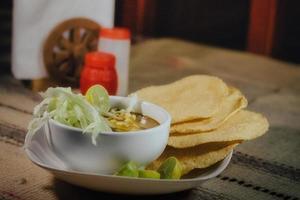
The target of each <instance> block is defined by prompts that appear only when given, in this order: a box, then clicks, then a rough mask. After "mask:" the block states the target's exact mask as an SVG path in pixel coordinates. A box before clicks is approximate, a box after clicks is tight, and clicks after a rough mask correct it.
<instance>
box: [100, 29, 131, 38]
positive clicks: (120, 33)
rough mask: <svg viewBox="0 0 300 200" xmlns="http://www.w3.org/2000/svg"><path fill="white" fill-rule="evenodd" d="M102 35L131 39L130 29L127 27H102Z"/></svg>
mask: <svg viewBox="0 0 300 200" xmlns="http://www.w3.org/2000/svg"><path fill="white" fill-rule="evenodd" d="M100 37H105V38H109V39H117V40H127V39H130V31H129V29H127V28H121V27H115V28H101V29H100Z"/></svg>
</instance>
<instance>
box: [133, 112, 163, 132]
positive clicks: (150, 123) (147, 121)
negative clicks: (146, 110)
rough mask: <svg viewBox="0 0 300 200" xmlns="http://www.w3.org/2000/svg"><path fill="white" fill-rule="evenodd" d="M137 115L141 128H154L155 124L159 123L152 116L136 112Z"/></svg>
mask: <svg viewBox="0 0 300 200" xmlns="http://www.w3.org/2000/svg"><path fill="white" fill-rule="evenodd" d="M134 114H135V115H136V120H135V121H136V122H137V123H138V125H139V127H140V128H141V130H143V129H148V128H153V127H155V126H158V125H159V123H158V122H157V121H156V120H154V119H152V118H151V117H148V116H145V115H142V114H139V113H134Z"/></svg>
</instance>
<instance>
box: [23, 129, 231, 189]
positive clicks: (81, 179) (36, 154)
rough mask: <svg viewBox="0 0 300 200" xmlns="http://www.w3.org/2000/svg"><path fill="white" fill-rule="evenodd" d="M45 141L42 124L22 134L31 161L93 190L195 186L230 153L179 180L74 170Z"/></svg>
mask: <svg viewBox="0 0 300 200" xmlns="http://www.w3.org/2000/svg"><path fill="white" fill-rule="evenodd" d="M47 141H48V140H47V134H46V131H44V128H41V129H40V130H39V131H38V132H37V133H36V134H35V135H34V136H33V137H32V138H29V137H27V136H26V139H25V146H26V148H25V151H26V154H27V156H28V157H29V159H30V160H31V161H32V162H33V163H34V164H36V165H38V166H40V167H42V168H44V169H46V170H48V171H49V172H51V173H53V174H54V176H55V177H57V178H58V179H61V180H63V181H66V182H68V183H71V184H74V185H78V186H82V187H85V188H89V189H93V190H98V191H105V192H113V193H123V194H165V193H172V192H178V191H183V190H187V189H191V188H194V187H197V186H199V185H200V184H201V183H203V182H204V181H206V180H208V179H210V178H213V177H216V176H217V175H219V174H220V173H221V172H222V171H223V170H224V169H225V168H226V167H227V165H228V164H229V162H230V159H231V156H232V152H231V153H230V154H229V155H228V156H227V157H226V158H225V159H224V160H222V161H221V162H219V163H217V164H216V165H214V166H213V167H210V169H209V170H206V171H205V172H203V173H201V174H200V175H199V174H198V175H196V176H194V177H192V178H186V179H180V180H155V179H143V178H129V177H119V176H113V175H102V174H95V173H84V172H80V171H74V170H72V169H70V168H69V167H68V164H67V163H65V162H64V161H63V160H62V159H61V158H60V157H59V155H57V154H56V153H55V152H54V151H53V149H52V148H51V146H50V145H49V143H48V142H47Z"/></svg>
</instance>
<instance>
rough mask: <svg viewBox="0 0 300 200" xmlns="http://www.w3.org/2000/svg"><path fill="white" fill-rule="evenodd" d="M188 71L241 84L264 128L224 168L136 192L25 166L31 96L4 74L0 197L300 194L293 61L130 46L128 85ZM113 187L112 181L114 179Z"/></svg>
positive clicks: (299, 91)
mask: <svg viewBox="0 0 300 200" xmlns="http://www.w3.org/2000/svg"><path fill="white" fill-rule="evenodd" d="M190 74H212V75H216V76H219V77H221V78H222V79H224V80H225V81H226V82H227V83H229V84H231V85H234V86H235V87H238V88H240V89H241V90H242V92H243V93H244V94H245V95H246V96H247V98H248V100H249V109H251V110H255V111H258V112H262V113H263V114H265V115H266V116H267V118H268V119H269V121H270V124H271V127H270V130H269V132H268V134H266V135H265V136H263V137H261V138H259V139H257V140H253V141H250V142H245V143H243V144H242V145H240V146H239V147H238V148H237V150H236V151H235V153H234V155H233V158H232V162H231V163H230V165H229V167H228V168H227V169H226V170H225V171H224V172H223V173H222V174H221V175H220V176H218V177H217V178H214V179H211V180H209V181H207V182H205V183H204V184H202V185H201V186H199V187H198V188H195V189H193V190H189V191H185V192H180V193H176V194H168V195H161V196H147V197H144V196H143V197H136V196H128V195H114V194H107V193H101V192H94V191H90V190H87V189H84V188H79V187H76V186H73V185H70V184H67V183H64V182H62V181H59V180H57V179H55V178H53V176H52V175H51V174H49V173H47V172H46V171H44V170H42V169H40V168H38V167H36V166H35V165H33V164H32V163H31V162H30V161H29V160H28V159H27V158H26V157H25V155H24V152H23V150H22V148H21V147H22V143H23V140H24V136H25V134H26V127H27V123H28V121H29V120H30V119H31V113H32V109H33V107H34V105H36V103H38V101H39V96H38V95H37V94H34V93H32V92H31V91H29V90H27V89H25V88H24V87H23V86H22V85H21V84H20V82H18V81H17V80H14V79H13V78H11V77H10V76H9V75H2V76H1V78H0V199H297V198H300V185H299V183H300V68H299V66H296V65H293V64H288V63H284V62H280V61H276V60H271V59H268V58H265V57H260V56H256V55H252V54H247V53H242V52H235V51H229V50H225V49H218V48H213V47H208V46H204V45H196V44H193V43H188V42H183V41H179V40H172V39H160V40H148V41H146V42H143V43H140V44H137V45H135V46H134V47H133V49H132V54H131V66H130V91H135V90H136V89H139V88H142V87H145V86H148V85H154V84H164V83H168V82H171V81H174V80H177V79H179V78H181V77H184V76H187V75H190ZM116 187H117V186H116Z"/></svg>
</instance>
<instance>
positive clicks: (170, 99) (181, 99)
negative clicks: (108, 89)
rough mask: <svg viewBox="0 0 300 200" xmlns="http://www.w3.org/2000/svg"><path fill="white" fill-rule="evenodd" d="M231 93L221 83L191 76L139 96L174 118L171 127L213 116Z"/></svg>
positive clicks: (220, 81) (153, 87) (199, 76)
mask: <svg viewBox="0 0 300 200" xmlns="http://www.w3.org/2000/svg"><path fill="white" fill-rule="evenodd" d="M228 93H229V89H228V87H227V85H226V84H225V83H224V82H223V81H222V80H221V79H219V78H217V77H213V76H207V75H194V76H189V77H186V78H183V79H181V80H179V81H176V82H174V83H170V84H167V85H162V86H151V87H147V88H144V89H141V90H138V91H137V92H136V94H137V96H138V98H139V99H141V100H145V101H149V102H152V103H155V104H157V105H159V106H162V107H163V108H165V109H166V110H167V111H168V112H169V113H170V114H171V116H172V123H179V122H184V121H189V120H194V119H201V118H208V117H211V116H213V115H214V114H215V113H216V112H218V111H219V108H220V105H221V102H222V100H223V98H224V97H226V96H227V95H228Z"/></svg>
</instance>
